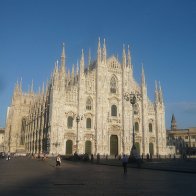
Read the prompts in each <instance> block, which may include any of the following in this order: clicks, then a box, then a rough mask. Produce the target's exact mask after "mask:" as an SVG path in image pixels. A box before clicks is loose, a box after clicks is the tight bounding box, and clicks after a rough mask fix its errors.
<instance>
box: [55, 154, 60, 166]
mask: <svg viewBox="0 0 196 196" xmlns="http://www.w3.org/2000/svg"><path fill="white" fill-rule="evenodd" d="M56 166H61V157H60V155H58V156H57V157H56Z"/></svg>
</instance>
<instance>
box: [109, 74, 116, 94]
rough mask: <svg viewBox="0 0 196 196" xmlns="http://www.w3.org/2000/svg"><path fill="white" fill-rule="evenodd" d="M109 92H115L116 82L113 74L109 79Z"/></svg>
mask: <svg viewBox="0 0 196 196" xmlns="http://www.w3.org/2000/svg"><path fill="white" fill-rule="evenodd" d="M110 92H111V93H116V92H117V84H116V79H115V77H114V76H113V77H112V78H111V80H110Z"/></svg>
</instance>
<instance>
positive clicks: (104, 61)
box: [102, 38, 107, 64]
mask: <svg viewBox="0 0 196 196" xmlns="http://www.w3.org/2000/svg"><path fill="white" fill-rule="evenodd" d="M102 55H103V63H104V64H106V59H107V49H106V42H105V38H104V40H103V54H102Z"/></svg>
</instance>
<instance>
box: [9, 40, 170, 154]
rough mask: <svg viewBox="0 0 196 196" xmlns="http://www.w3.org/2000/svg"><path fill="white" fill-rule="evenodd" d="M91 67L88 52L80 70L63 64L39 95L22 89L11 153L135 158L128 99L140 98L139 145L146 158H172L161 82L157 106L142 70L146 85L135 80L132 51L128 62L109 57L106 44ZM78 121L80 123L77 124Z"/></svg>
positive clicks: (15, 101)
mask: <svg viewBox="0 0 196 196" xmlns="http://www.w3.org/2000/svg"><path fill="white" fill-rule="evenodd" d="M90 59H91V58H90V57H89V61H88V65H85V63H84V62H85V61H84V53H83V50H82V54H81V59H80V63H79V67H78V66H76V71H75V69H74V68H75V66H73V67H72V70H71V71H69V70H68V69H67V66H66V55H65V49H64V46H63V50H62V55H61V63H60V65H58V62H56V63H55V68H54V72H53V73H52V74H51V78H50V81H49V82H48V83H47V85H46V87H44V86H43V87H42V90H40V91H39V92H38V93H35V92H34V90H33V84H32V87H31V89H30V90H29V92H27V93H24V92H22V83H17V84H16V87H15V90H14V93H13V98H12V103H11V105H10V107H9V110H8V114H7V122H6V144H7V151H8V150H10V151H11V152H16V151H17V150H18V148H24V149H25V150H26V152H28V153H48V154H57V153H59V154H62V155H64V154H73V153H74V152H75V151H78V153H79V154H82V153H88V154H91V153H92V154H97V153H100V154H101V155H104V154H105V155H106V154H108V155H111V154H122V153H126V154H129V153H130V149H131V146H132V143H133V134H132V132H133V129H132V127H133V122H132V121H133V120H132V106H131V104H130V103H129V102H127V101H126V100H125V99H124V94H125V93H130V92H136V93H140V94H141V97H142V99H140V100H138V102H137V103H136V104H135V106H134V125H135V144H136V146H137V148H138V150H139V151H140V154H142V153H144V154H147V153H149V152H151V153H152V154H160V155H164V154H166V129H165V109H164V103H163V95H162V90H161V87H160V85H157V83H156V82H155V101H154V102H152V101H150V100H149V98H148V96H147V85H146V81H145V74H144V69H143V67H142V74H141V84H138V83H137V82H136V81H135V79H134V76H133V65H132V63H131V54H130V50H129V47H128V49H127V52H126V49H125V47H123V51H122V62H120V61H119V60H118V58H117V57H115V56H110V57H108V56H107V50H106V43H105V40H104V42H103V46H102V47H101V43H100V39H99V41H98V48H97V59H96V60H95V61H91V60H90ZM77 117H78V119H79V120H78V121H76V118H77Z"/></svg>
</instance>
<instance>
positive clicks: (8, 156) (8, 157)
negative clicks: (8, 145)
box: [7, 152, 10, 161]
mask: <svg viewBox="0 0 196 196" xmlns="http://www.w3.org/2000/svg"><path fill="white" fill-rule="evenodd" d="M7 160H8V161H9V160H10V152H8V153H7Z"/></svg>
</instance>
